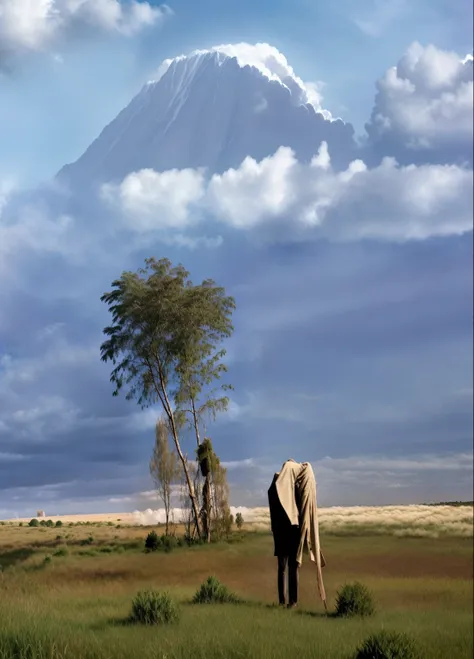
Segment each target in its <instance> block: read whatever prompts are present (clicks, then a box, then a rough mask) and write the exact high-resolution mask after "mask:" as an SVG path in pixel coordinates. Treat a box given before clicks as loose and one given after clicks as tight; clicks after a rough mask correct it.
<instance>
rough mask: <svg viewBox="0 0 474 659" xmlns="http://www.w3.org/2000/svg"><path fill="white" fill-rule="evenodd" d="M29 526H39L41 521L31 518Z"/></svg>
mask: <svg viewBox="0 0 474 659" xmlns="http://www.w3.org/2000/svg"><path fill="white" fill-rule="evenodd" d="M28 526H39V522H38V520H37V519H35V518H33V519H30V521H29V522H28Z"/></svg>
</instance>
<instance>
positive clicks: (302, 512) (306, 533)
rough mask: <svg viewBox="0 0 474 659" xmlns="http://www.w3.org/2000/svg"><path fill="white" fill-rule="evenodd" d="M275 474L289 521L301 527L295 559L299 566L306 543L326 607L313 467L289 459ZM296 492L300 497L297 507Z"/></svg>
mask: <svg viewBox="0 0 474 659" xmlns="http://www.w3.org/2000/svg"><path fill="white" fill-rule="evenodd" d="M276 476H277V479H276V489H277V493H278V498H279V500H280V503H281V505H282V506H283V508H284V510H285V512H286V514H287V515H288V518H289V520H290V522H291V524H293V525H299V527H300V532H301V539H300V544H299V548H298V554H297V557H296V560H297V562H298V565H301V564H302V562H303V550H304V547H305V545H306V547H307V548H308V551H309V555H310V558H311V561H313V563H315V566H316V572H317V580H318V589H319V594H320V596H321V599H322V601H323V602H324V606H326V592H325V590H324V583H323V575H322V569H321V568H323V567H324V566H325V565H326V561H325V560H324V556H323V554H322V552H321V548H320V543H319V524H318V510H317V503H316V479H315V477H314V472H313V468H312V466H311V465H310V464H309V462H303V463H299V462H295V460H293V459H290V460H287V461H286V462H285V463H284V464H283V466H282V468H281V471H280V472H279V473H277V474H276ZM296 493H297V494H298V497H299V509H298V505H297V502H296Z"/></svg>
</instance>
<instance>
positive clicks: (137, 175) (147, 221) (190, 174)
mask: <svg viewBox="0 0 474 659" xmlns="http://www.w3.org/2000/svg"><path fill="white" fill-rule="evenodd" d="M203 187H204V175H203V172H202V171H200V170H193V169H182V170H177V169H171V170H168V171H166V172H163V173H161V174H159V173H158V172H155V171H153V170H152V169H142V170H141V171H139V172H132V173H131V174H129V175H128V176H127V177H126V178H125V179H124V180H123V181H122V183H121V184H120V185H118V186H117V185H113V184H106V185H104V186H103V187H102V198H103V199H105V200H106V201H107V202H109V203H110V204H116V205H118V206H119V207H121V208H122V210H123V212H124V218H125V219H126V222H127V224H128V225H129V226H130V228H132V229H134V230H137V231H149V230H150V229H154V230H156V229H161V228H165V229H166V228H170V227H172V228H176V229H181V228H184V227H186V226H188V225H189V224H190V222H191V221H192V214H191V213H190V209H191V208H192V206H193V205H194V204H196V203H197V202H199V201H200V199H201V198H202V196H203V194H204V190H203Z"/></svg>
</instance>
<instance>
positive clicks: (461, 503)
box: [423, 501, 474, 507]
mask: <svg viewBox="0 0 474 659" xmlns="http://www.w3.org/2000/svg"><path fill="white" fill-rule="evenodd" d="M423 505H424V506H458V507H459V506H474V501H440V502H439V503H425V504H423Z"/></svg>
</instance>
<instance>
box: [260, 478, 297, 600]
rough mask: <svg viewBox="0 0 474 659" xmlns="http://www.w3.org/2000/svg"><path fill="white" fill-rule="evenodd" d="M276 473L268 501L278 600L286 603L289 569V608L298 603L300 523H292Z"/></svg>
mask: <svg viewBox="0 0 474 659" xmlns="http://www.w3.org/2000/svg"><path fill="white" fill-rule="evenodd" d="M277 478H278V474H275V476H274V478H273V481H272V484H271V486H270V489H269V490H268V501H269V505H270V518H271V524H272V533H273V542H274V546H275V552H274V556H276V557H277V559H278V600H279V603H280V606H285V604H286V593H287V588H286V585H287V584H286V572H287V569H288V596H289V603H288V608H292V607H295V606H296V605H297V603H298V583H299V565H298V562H297V560H296V558H297V554H298V547H299V544H300V527H299V524H292V523H291V521H290V519H289V518H288V515H287V514H286V512H285V509H284V508H283V506H282V504H281V501H280V499H279V497H278V491H277V487H276V481H277Z"/></svg>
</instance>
